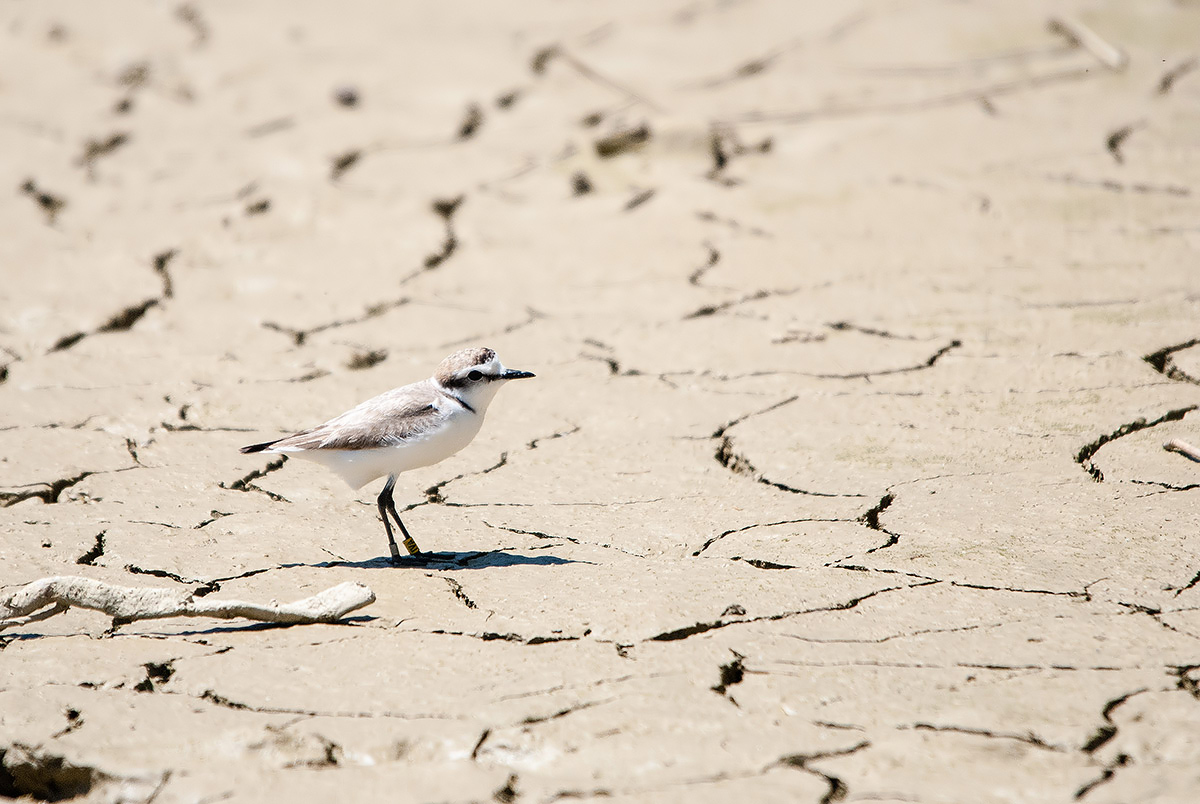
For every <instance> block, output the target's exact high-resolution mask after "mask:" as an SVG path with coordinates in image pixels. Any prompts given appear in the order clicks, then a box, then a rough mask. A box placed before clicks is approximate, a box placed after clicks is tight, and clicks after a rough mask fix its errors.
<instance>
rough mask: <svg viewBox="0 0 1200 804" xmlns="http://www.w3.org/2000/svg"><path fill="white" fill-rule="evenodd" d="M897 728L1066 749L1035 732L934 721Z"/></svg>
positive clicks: (1047, 749) (1051, 748) (1056, 749)
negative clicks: (950, 724)
mask: <svg viewBox="0 0 1200 804" xmlns="http://www.w3.org/2000/svg"><path fill="white" fill-rule="evenodd" d="M896 728H898V729H901V730H905V729H912V730H914V731H936V732H951V733H953V734H969V735H971V736H974V737H986V738H988V739H990V740H1015V741H1016V742H1019V743H1024V744H1025V745H1031V746H1033V747H1034V748H1040V749H1042V750H1043V751H1059V752H1062V751H1066V749H1065V748H1063V747H1062V746H1059V745H1052V744H1051V743H1048V742H1046V741H1045V740H1043V739H1042V738H1041V737H1038V736H1037V735H1036V734H1034V733H1033V732H1028V733H1026V734H1009V733H1007V732H999V731H992V730H991V729H977V728H972V727H970V726H940V725H935V724H933V723H913V724H912V725H910V726H897V727H896Z"/></svg>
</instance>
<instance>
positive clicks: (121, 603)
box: [0, 575, 375, 631]
mask: <svg viewBox="0 0 1200 804" xmlns="http://www.w3.org/2000/svg"><path fill="white" fill-rule="evenodd" d="M374 602H375V593H374V592H372V591H371V590H370V589H368V588H367V587H366V586H364V585H362V584H361V583H352V582H347V583H343V584H338V585H337V586H334V587H331V588H329V589H326V590H325V591H324V592H321V593H319V594H316V595H313V596H312V597H306V598H304V599H303V600H296V601H293V602H292V603H283V604H279V603H274V602H272V603H268V604H261V603H247V602H245V601H241V600H209V599H208V598H195V597H193V596H192V594H191V593H190V592H187V591H183V590H177V589H145V588H135V587H129V586H115V585H113V584H110V583H104V582H103V581H94V580H92V579H91V578H80V577H78V576H73V575H59V576H56V577H53V578H42V579H40V580H37V581H34V582H33V583H30V584H26V585H25V586H23V587H21V588H20V589H18V590H17V591H16V592H13V593H12V594H11V595H9V596H8V599H7V600H0V631H2V630H4V629H5V628H11V627H13V626H17V625H24V624H26V623H29V622H33V621H35V620H42V619H46V618H47V617H51V616H53V615H54V614H59V613H61V612H63V611H66V610H67V608H68V607H69V606H78V607H80V608H85V609H94V610H95V611H101V612H104V613H105V614H108V615H109V616H111V617H112V618H113V619H114V620H116V621H117V622H121V623H125V622H133V621H134V620H151V619H156V618H161V617H216V618H220V619H226V620H228V619H232V618H234V617H245V618H246V619H250V620H259V621H262V622H268V623H288V624H295V623H331V622H335V621H336V620H339V619H341V618H342V617H344V616H345V615H346V614H348V613H350V612H352V611H354V610H355V609H361V608H362V607H363V606H367V605H370V604H371V603H374ZM51 605H53V606H54V608H52V609H50V610H48V611H46V612H39V611H38V610H39V609H42V608H44V607H46V606H51ZM34 612H37V613H36V614H34Z"/></svg>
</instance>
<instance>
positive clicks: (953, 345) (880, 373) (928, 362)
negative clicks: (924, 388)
mask: <svg viewBox="0 0 1200 804" xmlns="http://www.w3.org/2000/svg"><path fill="white" fill-rule="evenodd" d="M960 346H962V341H960V340H958V339H957V338H955V339H954V340H952V341H950V343H948V344H946V345H945V346H943V347H942V348H940V349H938V350H937V351H936V352H934V353H933V354H931V355H930V356H929V357H927V358H926V359H925V360H923V361H922V362H920V363H917V364H915V365H912V366H902V367H901V368H894V369H879V370H877V371H854V372H850V373H849V374H805V376H806V377H816V378H817V379H821V380H860V379H862V380H869V379H870V378H872V377H884V376H887V375H888V374H905V373H907V372H910V371H924V370H925V369H928V368H933V366H934V365H935V364H936V363H937V362H938V361H939V360H941V359H942V357H943V356H945V355H946V354H947V353H948V352H951V351H953V350H954V349H957V348H959V347H960Z"/></svg>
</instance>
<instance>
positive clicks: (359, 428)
mask: <svg viewBox="0 0 1200 804" xmlns="http://www.w3.org/2000/svg"><path fill="white" fill-rule="evenodd" d="M440 418H441V417H440V415H439V413H438V409H437V406H436V404H435V403H434V402H431V401H429V397H428V396H425V397H424V398H413V396H411V395H400V394H396V393H395V392H389V393H386V394H383V395H381V396H378V397H376V398H375V399H372V400H369V401H367V402H364V403H363V404H361V405H359V406H358V407H356V408H354V409H353V410H351V411H347V412H346V413H343V414H342V415H341V416H338V417H337V418H336V419H330V420H329V421H327V422H325V423H324V424H322V425H319V426H317V427H314V428H312V429H311V430H305V431H304V432H302V433H296V434H295V435H292V436H288V437H287V438H281V439H279V440H278V441H275V442H272V443H271V444H270V448H271V449H275V450H284V451H288V450H313V449H371V448H374V447H391V446H395V445H397V444H402V443H404V442H405V441H408V440H409V439H412V438H417V437H419V436H421V435H423V434H424V433H426V432H428V431H429V430H430V429H431V428H432V427H433V426H434V424H436V423H437V422H438V421H439V420H440ZM256 446H257V445H256Z"/></svg>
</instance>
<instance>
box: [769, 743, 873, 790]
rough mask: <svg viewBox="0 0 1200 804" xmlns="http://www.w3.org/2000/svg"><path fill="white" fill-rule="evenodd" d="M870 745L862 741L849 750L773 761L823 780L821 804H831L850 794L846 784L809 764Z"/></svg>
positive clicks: (845, 755)
mask: <svg viewBox="0 0 1200 804" xmlns="http://www.w3.org/2000/svg"><path fill="white" fill-rule="evenodd" d="M870 745H871V743H870V742H869V741H867V740H863V741H862V742H860V743H858V744H856V745H852V746H850V747H849V748H842V749H839V750H835V751H819V752H817V753H813V754H789V755H788V756H784V757H780V758H779V759H777V760H776V761H775V763H774V764H775V765H783V766H785V767H789V768H797V769H799V770H802V771H804V772H805V773H809V774H812V775H813V776H816V777H818V778H820V779H822V780H824V782H825V784H826V785H827V789H826V791H825V795H823V796H821V804H833V802H835V801H841V800H842V799H844V798H845V797H846V796H847V795H848V794H849V793H850V788H848V787H847V786H846V783H845V782H843V781H842V780H841V779H840V778H838V777H837V776H834V775H833V774H831V773H825V772H824V771H821V770H818V769H816V768H814V767H812V766H811V765H810V764H809V763H811V762H816V761H818V760H821V759H832V758H834V757H847V756H850V755H851V754H855V753H858V752H859V751H862V750H863V749H864V748H867V747H868V746H870Z"/></svg>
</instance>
